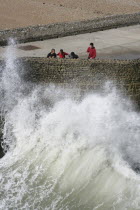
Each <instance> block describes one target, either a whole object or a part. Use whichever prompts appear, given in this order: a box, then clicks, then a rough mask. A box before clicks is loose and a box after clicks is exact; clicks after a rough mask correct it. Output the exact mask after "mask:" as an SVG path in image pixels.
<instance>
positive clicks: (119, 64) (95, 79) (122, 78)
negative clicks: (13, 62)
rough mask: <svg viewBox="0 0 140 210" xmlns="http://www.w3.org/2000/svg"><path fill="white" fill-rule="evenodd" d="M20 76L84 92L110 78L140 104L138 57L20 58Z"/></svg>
mask: <svg viewBox="0 0 140 210" xmlns="http://www.w3.org/2000/svg"><path fill="white" fill-rule="evenodd" d="M21 62H22V64H23V65H24V67H25V69H27V70H26V73H25V75H24V79H25V80H27V81H32V82H35V83H40V82H44V83H55V84H59V85H61V86H67V85H68V84H73V86H75V87H78V88H80V89H83V90H85V89H86V91H88V90H91V89H93V90H97V89H99V88H100V89H102V87H103V84H104V83H105V82H106V81H108V80H109V81H112V82H113V83H114V84H115V85H116V86H117V87H118V88H119V89H120V90H121V92H122V93H123V94H124V95H126V96H127V97H130V98H131V99H133V100H134V101H135V102H136V104H137V105H138V106H140V59H138V60H131V61H129V60H123V61H120V60H80V59H77V60H70V59H47V58H22V59H21Z"/></svg>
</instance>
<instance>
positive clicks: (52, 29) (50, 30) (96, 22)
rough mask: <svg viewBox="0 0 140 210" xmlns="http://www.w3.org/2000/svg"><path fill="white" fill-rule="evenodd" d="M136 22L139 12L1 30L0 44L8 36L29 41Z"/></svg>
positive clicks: (138, 22) (137, 22) (138, 20)
mask: <svg viewBox="0 0 140 210" xmlns="http://www.w3.org/2000/svg"><path fill="white" fill-rule="evenodd" d="M136 24H140V12H139V13H134V14H123V15H112V16H106V17H104V18H96V19H93V20H86V21H79V22H71V23H56V24H48V25H37V26H30V27H26V28H17V29H12V30H11V29H10V30H2V31H0V45H6V44H7V41H8V39H9V38H14V39H16V40H17V41H18V42H29V41H36V40H44V39H52V38H57V37H63V36H70V35H76V34H82V33H83V34H84V33H90V32H95V31H101V30H106V29H111V28H118V27H123V26H130V25H136Z"/></svg>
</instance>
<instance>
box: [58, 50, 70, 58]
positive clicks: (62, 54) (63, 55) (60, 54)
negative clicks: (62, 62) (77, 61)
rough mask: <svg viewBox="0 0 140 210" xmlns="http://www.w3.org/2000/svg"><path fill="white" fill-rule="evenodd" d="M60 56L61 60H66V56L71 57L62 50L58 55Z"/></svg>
mask: <svg viewBox="0 0 140 210" xmlns="http://www.w3.org/2000/svg"><path fill="white" fill-rule="evenodd" d="M57 55H58V56H59V58H65V56H66V55H69V54H68V53H66V52H64V51H63V50H62V49H61V50H60V52H59V53H58V54H57Z"/></svg>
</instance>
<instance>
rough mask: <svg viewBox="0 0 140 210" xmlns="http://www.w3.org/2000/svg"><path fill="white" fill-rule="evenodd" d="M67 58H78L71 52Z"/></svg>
mask: <svg viewBox="0 0 140 210" xmlns="http://www.w3.org/2000/svg"><path fill="white" fill-rule="evenodd" d="M69 58H71V59H77V58H79V57H78V55H76V54H75V53H74V52H71V53H70V55H69Z"/></svg>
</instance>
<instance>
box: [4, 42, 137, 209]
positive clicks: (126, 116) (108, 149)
mask: <svg viewBox="0 0 140 210" xmlns="http://www.w3.org/2000/svg"><path fill="white" fill-rule="evenodd" d="M14 49H15V48H14V46H9V49H8V51H7V53H6V58H5V60H6V67H5V68H4V69H1V78H0V80H1V83H0V94H1V101H0V107H1V113H2V115H3V116H4V118H5V124H4V129H3V136H4V145H3V146H4V148H5V149H6V148H7V147H8V152H7V153H6V154H5V156H4V157H3V158H2V159H0V209H2V210H9V209H10V210H16V209H17V210H19V209H24V210H25V209H27V210H28V209H31V210H34V209H35V210H44V209H45V210H54V209H55V210H57V209H58V210H60V209H61V210H83V209H85V210H88V209H90V210H91V209H92V210H95V209H98V210H111V209H112V210H133V209H138V210H139V209H140V175H139V168H140V116H139V114H138V113H136V112H135V111H133V109H132V107H131V104H130V103H129V102H128V101H127V100H125V99H123V98H121V96H120V95H119V94H118V93H117V91H115V89H112V91H107V90H106V91H105V92H106V93H104V94H99V93H98V94H97V93H90V94H88V95H86V96H85V97H83V98H78V96H77V97H76V94H75V95H74V94H73V93H72V90H64V89H62V88H59V87H57V86H55V85H49V86H48V85H38V86H37V85H36V86H35V85H33V84H30V83H26V82H24V81H23V80H22V77H21V75H22V71H23V68H22V66H21V67H20V66H19V65H16V64H15V63H14V59H15V58H16V55H15V50H14Z"/></svg>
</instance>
